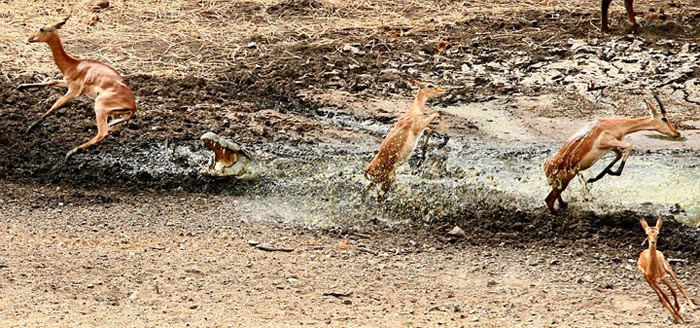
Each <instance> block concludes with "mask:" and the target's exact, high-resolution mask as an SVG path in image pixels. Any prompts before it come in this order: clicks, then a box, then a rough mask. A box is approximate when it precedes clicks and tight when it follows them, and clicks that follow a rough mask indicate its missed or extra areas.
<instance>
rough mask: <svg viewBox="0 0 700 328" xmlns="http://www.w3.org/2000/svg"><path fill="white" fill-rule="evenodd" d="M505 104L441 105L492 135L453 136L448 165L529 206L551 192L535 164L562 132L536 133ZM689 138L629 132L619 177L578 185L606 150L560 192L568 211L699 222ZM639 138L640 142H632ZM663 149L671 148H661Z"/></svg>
mask: <svg viewBox="0 0 700 328" xmlns="http://www.w3.org/2000/svg"><path fill="white" fill-rule="evenodd" d="M504 108H508V106H507V104H505V102H503V101H493V102H487V103H478V104H469V105H466V106H459V107H447V108H443V109H441V111H443V112H446V113H450V114H453V115H457V116H460V117H464V118H467V119H469V120H473V121H475V122H477V123H476V124H477V125H478V126H479V127H480V129H481V130H482V131H484V132H486V133H488V134H490V135H492V136H495V137H496V140H497V141H496V142H492V143H480V142H474V141H470V142H466V141H460V140H453V142H455V143H456V144H459V147H461V150H460V151H459V152H458V153H456V154H454V155H451V156H450V157H449V158H450V159H449V162H450V165H451V166H455V167H460V168H463V169H464V170H465V172H466V175H467V176H469V177H471V178H473V179H476V180H478V181H481V182H483V183H485V184H487V185H488V186H490V187H492V188H493V189H495V190H499V191H502V192H504V193H508V194H513V195H514V196H515V197H517V198H524V199H528V200H529V201H528V202H527V203H528V204H531V206H532V207H533V208H537V207H541V206H543V204H544V202H543V199H544V197H545V196H546V195H547V193H548V192H549V190H550V189H549V187H548V186H547V183H546V179H545V177H544V173H543V170H542V168H541V163H542V162H543V161H544V159H545V158H546V157H547V156H549V154H550V153H551V152H554V151H556V150H557V149H558V148H559V147H560V146H561V143H563V140H564V139H562V137H561V136H562V135H564V134H563V133H559V132H558V131H554V130H552V131H551V134H547V133H542V132H541V131H539V130H538V129H533V128H531V127H528V126H525V124H524V123H523V120H519V119H518V118H516V117H514V115H512V114H510V113H509V112H508V110H507V109H504ZM581 124H582V123H581ZM561 125H562V126H564V125H566V124H561ZM579 125H580V124H579ZM565 130H570V128H567V129H565ZM557 138H559V139H560V140H561V141H557ZM691 138H692V140H687V139H686V140H685V141H683V142H671V141H667V140H664V139H663V138H659V137H658V136H657V135H655V134H654V133H652V132H642V133H639V134H636V135H633V136H630V137H628V139H631V140H628V141H630V142H631V143H632V144H633V145H635V148H636V151H635V152H633V154H632V155H631V157H630V159H629V161H628V163H627V165H626V166H625V169H624V172H623V174H622V176H620V177H614V176H607V177H605V178H603V179H601V180H599V181H597V182H595V183H593V184H586V183H584V181H585V180H586V179H588V178H590V177H593V176H594V175H597V174H598V173H599V172H601V171H602V170H603V168H604V167H605V166H606V165H607V163H609V162H610V161H612V160H613V159H614V155H613V154H612V153H611V154H609V155H606V156H604V157H603V158H602V159H601V160H599V161H598V163H596V164H595V165H594V166H593V167H591V168H590V169H589V170H587V171H585V172H583V173H582V174H581V176H580V177H579V178H577V179H575V180H574V181H572V183H571V184H570V186H569V188H568V189H567V191H566V192H565V193H564V195H563V197H564V199H565V200H566V201H570V205H571V206H570V210H574V211H576V210H586V211H593V212H596V213H605V212H609V211H614V210H621V209H630V210H635V211H641V212H644V213H650V214H673V215H675V216H676V218H677V219H678V220H679V221H682V222H684V223H687V224H691V225H697V224H700V170H698V169H697V167H696V165H695V156H694V155H693V152H692V151H684V150H683V148H688V144H692V143H693V142H696V140H694V139H696V138H695V137H694V136H692V137H691ZM487 139H489V140H493V139H492V138H487ZM657 143H658V144H659V145H657ZM638 144H641V145H642V146H640V147H636V146H637V145H638ZM640 148H641V149H640ZM645 148H646V150H645ZM654 148H659V149H654ZM664 148H669V149H671V150H668V149H667V150H661V149H664ZM649 149H653V151H651V150H649Z"/></svg>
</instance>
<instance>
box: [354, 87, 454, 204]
mask: <svg viewBox="0 0 700 328" xmlns="http://www.w3.org/2000/svg"><path fill="white" fill-rule="evenodd" d="M413 83H414V84H416V85H418V87H419V89H418V93H417V94H416V98H415V99H414V100H413V104H412V105H411V108H410V109H409V110H408V111H407V112H406V113H405V114H404V115H402V116H401V117H400V118H399V120H398V122H396V124H395V125H394V127H393V128H392V129H391V131H389V134H388V135H387V136H386V138H384V141H382V144H381V145H380V146H379V152H378V153H377V155H376V156H375V157H374V159H372V161H371V162H370V163H369V165H367V168H366V169H365V178H367V179H368V180H370V184H369V185H368V186H367V187H365V188H364V189H363V190H362V198H363V199H364V198H365V196H366V194H367V192H368V191H369V190H370V189H371V188H372V187H374V186H375V185H379V186H380V189H381V193H380V194H379V196H378V199H379V200H380V201H381V200H382V199H383V197H385V196H386V193H387V192H388V191H389V190H390V189H391V186H392V185H393V184H394V182H395V181H396V168H397V167H399V166H401V165H402V164H404V163H405V162H406V161H408V159H409V158H410V157H411V155H412V154H413V151H414V150H415V148H416V145H417V144H418V140H419V139H420V137H421V135H422V134H423V133H424V132H425V135H426V138H425V141H424V142H425V144H426V145H427V142H428V138H429V136H430V133H431V132H432V130H430V128H428V125H430V123H431V122H433V121H434V120H435V119H437V118H438V116H439V115H438V114H437V113H433V114H431V115H429V116H427V117H426V116H424V114H423V111H424V109H425V103H426V101H428V99H431V98H435V97H439V96H442V95H444V94H445V92H447V90H446V89H444V88H441V87H439V86H436V85H434V84H432V83H428V82H419V81H413ZM441 129H442V128H441ZM423 148H424V150H425V148H426V147H423ZM423 156H425V154H423Z"/></svg>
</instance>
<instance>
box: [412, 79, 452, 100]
mask: <svg viewBox="0 0 700 328" xmlns="http://www.w3.org/2000/svg"><path fill="white" fill-rule="evenodd" d="M412 83H413V85H416V86H418V88H419V90H418V92H421V93H423V95H425V96H426V97H427V98H428V99H429V98H435V97H440V96H442V95H444V94H445V93H446V92H447V89H445V88H441V87H439V86H437V85H435V84H434V83H432V82H422V81H416V80H413V81H412Z"/></svg>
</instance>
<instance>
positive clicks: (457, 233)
mask: <svg viewBox="0 0 700 328" xmlns="http://www.w3.org/2000/svg"><path fill="white" fill-rule="evenodd" d="M447 235H448V236H453V237H464V236H465V235H466V234H465V233H464V230H462V228H460V227H459V226H455V227H454V228H452V230H450V231H449V232H448V233H447Z"/></svg>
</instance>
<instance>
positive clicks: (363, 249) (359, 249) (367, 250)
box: [357, 247, 379, 256]
mask: <svg viewBox="0 0 700 328" xmlns="http://www.w3.org/2000/svg"><path fill="white" fill-rule="evenodd" d="M357 250H358V251H360V252H364V253H370V254H372V255H374V256H378V255H379V252H377V251H373V250H371V249H367V248H362V247H358V248H357Z"/></svg>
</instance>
